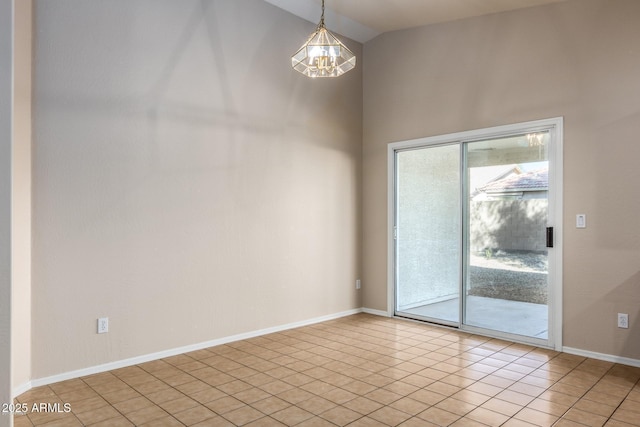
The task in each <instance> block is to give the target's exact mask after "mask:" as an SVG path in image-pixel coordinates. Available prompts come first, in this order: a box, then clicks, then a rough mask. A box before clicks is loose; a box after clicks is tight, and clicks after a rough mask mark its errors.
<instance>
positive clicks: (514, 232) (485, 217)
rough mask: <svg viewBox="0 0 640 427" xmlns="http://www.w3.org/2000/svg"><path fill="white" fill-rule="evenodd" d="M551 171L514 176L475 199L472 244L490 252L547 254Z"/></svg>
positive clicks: (488, 186)
mask: <svg viewBox="0 0 640 427" xmlns="http://www.w3.org/2000/svg"><path fill="white" fill-rule="evenodd" d="M548 182H549V173H548V169H547V168H544V169H538V170H534V171H530V172H522V173H512V174H508V175H507V176H505V177H503V178H499V179H496V180H493V181H490V182H488V183H487V184H485V185H483V186H482V187H480V188H478V189H477V191H476V192H475V193H474V194H473V195H472V196H471V205H470V212H469V227H470V236H471V240H470V245H471V250H472V251H474V252H480V253H482V252H484V251H485V250H487V249H490V250H506V251H534V252H544V251H546V245H545V243H546V241H545V230H546V224H547V209H548V202H547V194H548V191H549V184H548Z"/></svg>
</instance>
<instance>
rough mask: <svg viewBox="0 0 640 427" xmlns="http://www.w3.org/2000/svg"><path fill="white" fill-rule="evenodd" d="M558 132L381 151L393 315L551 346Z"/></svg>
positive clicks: (546, 124) (516, 130) (524, 131)
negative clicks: (386, 177)
mask: <svg viewBox="0 0 640 427" xmlns="http://www.w3.org/2000/svg"><path fill="white" fill-rule="evenodd" d="M560 130H561V120H560V121H559V120H555V121H543V122H532V123H527V124H522V125H513V126H508V127H500V128H492V129H489V130H485V131H475V133H474V132H465V133H461V134H455V135H447V136H443V137H435V138H425V139H424V140H414V141H408V142H405V143H395V144H391V146H390V160H391V163H390V171H391V172H392V176H391V181H390V182H391V184H392V189H393V194H392V198H391V199H390V203H391V204H392V210H391V211H390V212H391V216H392V223H391V233H392V235H391V236H390V237H391V239H392V241H393V244H392V246H391V251H392V254H391V256H392V259H393V262H392V281H393V299H394V307H393V312H394V314H395V315H397V316H403V317H409V318H412V319H417V320H424V321H429V322H434V323H439V324H444V325H448V326H454V327H459V328H461V329H464V330H468V331H471V332H480V333H482V332H485V333H486V334H489V335H497V336H500V337H505V338H515V339H516V340H520V341H525V342H531V343H534V344H537V345H545V346H550V347H555V346H557V345H558V342H559V338H557V339H555V340H552V337H553V336H554V331H555V335H556V337H558V336H559V331H560V327H559V326H558V324H557V322H558V321H559V317H560V316H559V315H560V311H559V310H560V308H559V307H558V304H559V295H561V292H560V291H559V288H558V287H559V286H560V281H559V279H558V275H557V274H553V273H554V271H553V270H555V273H557V271H559V267H560V262H561V256H560V254H559V253H554V252H553V251H554V250H557V249H555V248H554V243H556V245H555V246H556V248H557V242H554V241H553V240H554V239H553V227H552V226H553V223H554V222H555V220H556V218H559V215H558V212H559V210H558V206H557V204H558V203H559V200H560V198H559V197H558V194H559V189H558V188H557V183H556V182H555V181H554V178H555V177H557V176H558V175H559V174H558V171H559V170H560V169H559V165H558V164H557V162H558V159H559V155H558V151H559V150H558V149H557V148H558V147H554V144H560V142H561V141H560V139H559V135H560V133H559V131H560ZM554 149H555V151H554ZM550 153H552V155H551V156H550ZM553 153H555V154H553ZM560 154H561V152H560ZM555 234H556V240H557V237H558V235H559V230H558V228H557V227H556V233H555ZM550 255H555V256H553V257H551V258H550ZM550 265H551V266H553V268H551V270H552V271H551V273H552V274H550ZM554 319H555V321H556V323H555V324H552V321H553V320H554Z"/></svg>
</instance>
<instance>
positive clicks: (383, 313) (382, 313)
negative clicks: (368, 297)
mask: <svg viewBox="0 0 640 427" xmlns="http://www.w3.org/2000/svg"><path fill="white" fill-rule="evenodd" d="M362 312H363V313H367V314H373V315H376V316H382V317H391V316H390V315H389V313H387V312H386V311H382V310H375V309H373V308H366V307H362Z"/></svg>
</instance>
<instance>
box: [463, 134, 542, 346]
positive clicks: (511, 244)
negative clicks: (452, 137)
mask: <svg viewBox="0 0 640 427" xmlns="http://www.w3.org/2000/svg"><path fill="white" fill-rule="evenodd" d="M549 137H550V135H549V132H548V131H544V132H537V133H534V134H523V135H516V136H510V137H507V138H498V139H488V140H482V141H476V142H468V143H465V144H464V148H465V161H466V165H465V166H466V168H465V169H466V191H465V193H466V197H465V203H466V207H465V225H466V228H467V232H466V233H464V236H465V239H466V245H465V246H466V250H465V258H466V260H465V262H464V279H465V280H464V295H465V301H464V318H463V323H464V324H465V325H469V326H473V327H479V328H483V329H490V330H494V331H500V332H504V333H508V334H516V335H522V336H526V337H531V338H540V339H547V338H548V334H549V330H548V329H549V309H548V295H549V286H548V279H547V278H548V260H547V258H548V253H547V248H546V227H547V223H548V207H549V202H548V194H549V162H548V153H547V148H548V146H549Z"/></svg>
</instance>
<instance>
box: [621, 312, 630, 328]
mask: <svg viewBox="0 0 640 427" xmlns="http://www.w3.org/2000/svg"><path fill="white" fill-rule="evenodd" d="M618 328H623V329H628V328H629V315H628V314H627V313H618Z"/></svg>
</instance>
